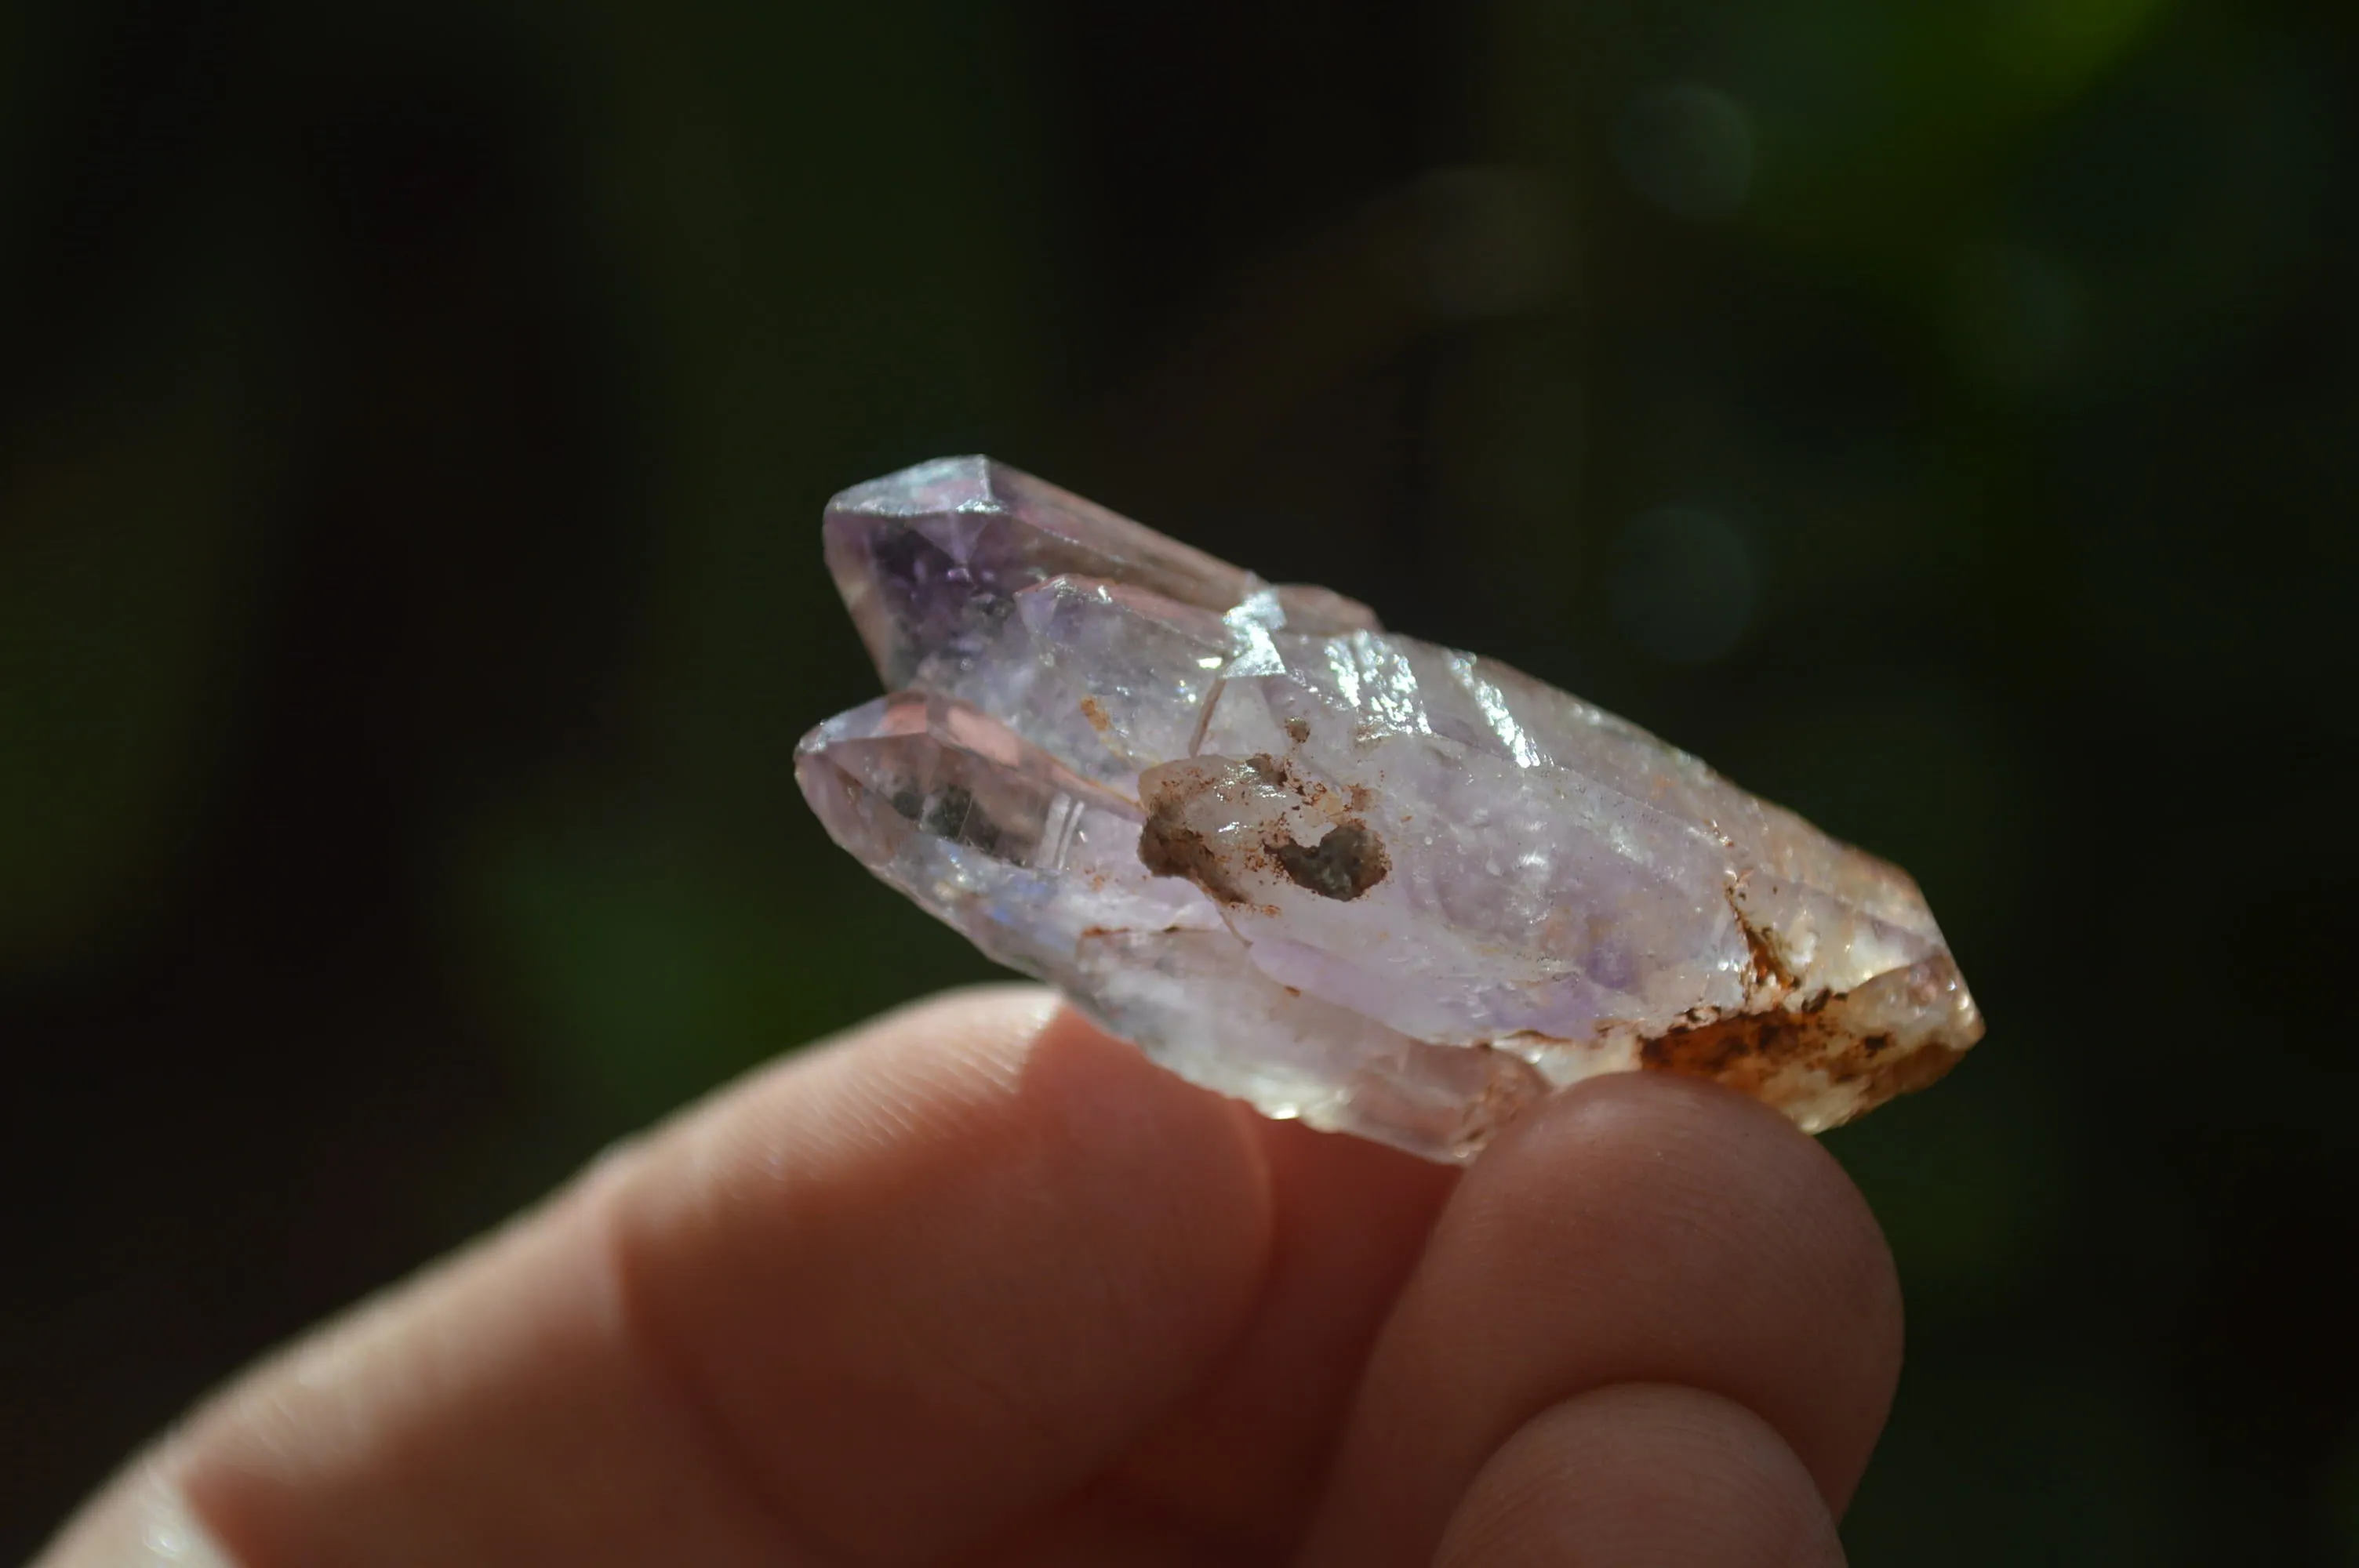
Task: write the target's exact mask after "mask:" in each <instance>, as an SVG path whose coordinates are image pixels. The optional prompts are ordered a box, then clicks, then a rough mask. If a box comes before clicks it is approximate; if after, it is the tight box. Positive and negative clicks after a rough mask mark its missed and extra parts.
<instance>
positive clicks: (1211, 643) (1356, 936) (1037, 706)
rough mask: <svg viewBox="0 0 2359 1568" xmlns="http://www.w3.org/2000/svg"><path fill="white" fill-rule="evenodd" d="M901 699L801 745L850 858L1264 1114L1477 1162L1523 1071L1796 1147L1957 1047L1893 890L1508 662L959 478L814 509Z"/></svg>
mask: <svg viewBox="0 0 2359 1568" xmlns="http://www.w3.org/2000/svg"><path fill="white" fill-rule="evenodd" d="M826 546H827V561H828V567H829V569H830V570H831V571H832V573H833V574H834V577H835V580H836V585H837V587H838V588H839V589H841V590H842V592H843V600H844V603H845V605H846V606H847V607H848V608H849V609H850V610H851V611H852V616H853V622H854V623H855V624H856V625H857V626H858V627H859V629H860V634H861V636H862V638H863V639H864V641H865V642H866V643H867V645H868V650H869V653H870V654H871V655H872V656H873V657H874V658H875V662H876V666H877V669H878V672H879V673H880V674H881V675H882V676H884V678H885V682H886V686H887V687H891V688H893V695H891V696H888V697H882V698H879V699H878V700H876V701H875V702H871V703H869V704H867V705H866V706H864V707H862V708H854V709H853V710H852V711H851V712H849V713H845V714H842V715H839V716H838V717H836V718H834V719H830V720H828V721H827V722H826V723H824V724H822V725H821V726H820V727H819V728H818V729H817V730H813V731H812V732H811V733H810V735H809V736H807V737H806V738H805V739H804V741H803V742H802V744H801V746H800V748H799V750H798V752H797V764H796V768H797V774H798V777H799V781H800V783H801V785H802V789H803V793H804V795H805V796H806V797H807V798H808V799H809V800H810V804H811V807H812V809H813V810H814V811H816V812H817V813H818V814H819V816H820V819H821V822H823V823H824V824H825V825H826V827H827V830H828V832H829V833H830V834H832V836H833V837H834V838H835V839H836V841H837V842H838V843H840V844H842V845H843V847H844V848H845V849H849V850H851V851H852V852H853V854H854V855H856V856H858V857H859V858H860V860H862V861H863V862H864V864H866V865H867V866H868V867H869V869H870V870H871V871H875V873H876V874H877V875H878V876H879V877H881V878H883V879H884V880H885V881H887V882H889V883H891V884H892V885H894V886H895V887H897V888H899V889H900V890H901V891H902V892H905V893H907V894H908V895H909V896H910V897H911V898H913V899H915V900H916V901H917V902H918V903H919V904H920V905H922V906H923V907H924V908H925V909H927V910H928V911H929V913H931V914H935V915H937V916H939V917H940V918H941V919H943V920H945V921H947V922H949V923H950V924H951V925H953V926H955V927H957V928H958V929H959V930H960V931H962V932H964V933H965V934H966V935H967V936H968V937H969V938H971V939H972V940H973V942H974V944H975V945H976V946H978V947H980V948H981V949H982V950H983V951H984V953H986V954H988V955H989V956H990V957H993V958H995V959H996V960H997V961H999V962H1000V963H1003V964H1006V965H1008V966H1009V967H1011V968H1016V969H1020V970H1023V971H1024V972H1025V973H1027V974H1030V975H1034V976H1038V978H1040V979H1045V980H1048V981H1049V982H1050V983H1052V984H1054V985H1056V986H1058V987H1060V988H1061V989H1063V990H1064V991H1065V992H1066V994H1067V995H1069V996H1070V997H1071V998H1072V999H1073V1000H1074V1001H1076V1002H1077V1003H1078V1004H1079V1005H1081V1006H1082V1008H1084V1009H1085V1010H1086V1011H1089V1012H1090V1013H1091V1014H1093V1016H1094V1017H1095V1018H1097V1019H1098V1021H1099V1022H1102V1023H1103V1024H1104V1025H1105V1026H1106V1027H1107V1028H1108V1029H1110V1030H1112V1031H1113V1032H1114V1033H1117V1034H1120V1035H1122V1036H1124V1037H1125V1038H1126V1039H1129V1040H1132V1041H1135V1042H1136V1043H1137V1044H1139V1045H1140V1046H1141V1047H1142V1048H1143V1049H1145V1050H1146V1051H1147V1053H1148V1054H1150V1055H1151V1056H1153V1057H1154V1058H1155V1059H1156V1060H1158V1061H1159V1062H1162V1063H1163V1064H1164V1065H1167V1066H1169V1067H1171V1068H1172V1069H1173V1070H1175V1071H1177V1072H1179V1073H1180V1074H1181V1075H1183V1076H1186V1077H1188V1078H1190V1079H1191V1080H1193V1081H1195V1082H1197V1083H1200V1084H1202V1085H1204V1086H1206V1087H1210V1088H1213V1089H1216V1090H1219V1091H1220V1092H1222V1093H1223V1094H1229V1095H1234V1096H1236V1097H1238V1098H1243V1099H1245V1100H1247V1101H1249V1102H1251V1103H1252V1104H1253V1105H1255V1106H1256V1107H1257V1108H1260V1109H1261V1110H1262V1111H1264V1112H1265V1113H1266V1114H1268V1115H1271V1116H1280V1117H1299V1118H1300V1119H1303V1120H1304V1121H1307V1122H1309V1123H1310V1124H1311V1125H1313V1126H1316V1127H1321V1128H1325V1129H1330V1130H1340V1131H1347V1132H1353V1133H1357V1134H1360V1135H1362V1136H1364V1137H1369V1138H1375V1139H1379V1140H1381V1141H1386V1142H1388V1143H1392V1144H1395V1145H1397V1146H1398V1147H1401V1148H1404V1149H1408V1150H1409V1151H1411V1152H1415V1153H1418V1154H1421V1155H1424V1156H1426V1157H1428V1158H1431V1159H1438V1160H1463V1159H1467V1158H1470V1157H1471V1156H1472V1155H1473V1153H1474V1152H1476V1151H1478V1150H1479V1149H1481V1147H1482V1146H1483V1145H1484V1142H1486V1141H1488V1140H1489V1138H1490V1137H1491V1136H1492V1134H1493V1133H1495V1131H1496V1130H1498V1128H1499V1127H1500V1126H1502V1125H1503V1124H1504V1123H1505V1122H1506V1120H1507V1119H1509V1118H1511V1117H1513V1116H1514V1115H1515V1114H1516V1113H1517V1110H1518V1109H1520V1108H1522V1107H1523V1106H1525V1105H1526V1104H1527V1103H1528V1102H1529V1101H1531V1100H1532V1099H1533V1098H1536V1097H1538V1096H1539V1095H1542V1094H1545V1093H1546V1092H1548V1091H1549V1089H1550V1088H1552V1087H1559V1086H1561V1085H1565V1084H1570V1083H1572V1082H1575V1081H1577V1080H1579V1079H1582V1078H1585V1077H1590V1076H1594V1075H1596V1074H1599V1073H1607V1072H1619V1071H1625V1070H1628V1069H1634V1068H1653V1069H1658V1070H1663V1071H1669V1072H1675V1073H1684V1074H1689V1075H1691V1076H1702V1077H1709V1078H1712V1079H1715V1080H1717V1081H1719V1082H1721V1083H1723V1084H1726V1085H1729V1086H1730V1087H1734V1088H1736V1089H1739V1090H1742V1091H1743V1092H1745V1093H1748V1094H1751V1095H1754V1096H1756V1098H1760V1099H1762V1100H1764V1101H1767V1103H1768V1104H1770V1105H1772V1106H1774V1107H1776V1108H1778V1109H1779V1110H1781V1111H1783V1112H1784V1113H1785V1114H1786V1115H1788V1117H1790V1118H1791V1119H1793V1120H1794V1121H1795V1122H1797V1123H1798V1124H1799V1125H1800V1126H1801V1127H1803V1128H1804V1129H1805V1130H1810V1131H1814V1132H1815V1131H1818V1130H1822V1129H1825V1128H1829V1127H1832V1126H1835V1125H1837V1124H1839V1123H1841V1122H1843V1121H1846V1120H1849V1119H1852V1118H1853V1117H1855V1116H1858V1115H1860V1114H1861V1113H1862V1112H1864V1111H1866V1110H1869V1109H1871V1108H1874V1107H1875V1106H1876V1105H1879V1104H1881V1103H1882V1102H1883V1101H1885V1100H1886V1099H1888V1098H1891V1097H1892V1096H1893V1095H1896V1094H1898V1093H1901V1092H1903V1091H1905V1090H1908V1089H1911V1088H1916V1087H1920V1086H1922V1085H1924V1084H1927V1083H1930V1082H1931V1081H1932V1080H1933V1079H1934V1078H1936V1077H1938V1076H1940V1075H1941V1073H1943V1072H1944V1071H1946V1070H1947V1069H1948V1067H1949V1066H1950V1065H1951V1063H1953V1062H1954V1061H1955V1060H1956V1059H1957V1057H1958V1055H1959V1054H1961V1053H1962V1052H1963V1051H1964V1050H1965V1049H1966V1048H1967V1047H1968V1046H1970V1045H1972V1044H1973V1043H1974V1041H1975V1040H1976V1039H1978V1038H1979V1037H1980V1036H1981V1033H1982V1020H1981V1017H1980V1014H1979V1013H1978V1012H1977V1011H1976V1010H1975V1007H1974V1003H1973V998H1972V997H1971V996H1969V995H1968V994H1967V991H1966V987H1965V983H1964V981H1963V980H1962V979H1961V978H1960V976H1959V974H1958V970H1957V967H1956V965H1955V964H1954V963H1953V962H1952V961H1951V957H1950V953H1949V949H1948V947H1947V946H1946V945H1945V944H1944V943H1943V941H1942V939H1941V934H1940V929H1939V928H1938V927H1937V926H1936V925H1934V923H1933V916H1932V914H1931V912H1930V910H1929V909H1927V907H1926V904H1925V900H1924V897H1923V895H1922V894H1920V893H1919V892H1918V891H1917V886H1916V884H1915V883H1914V882H1913V881H1910V880H1909V878H1908V875H1907V873H1905V872H1903V871H1900V870H1899V869H1898V868H1897V867H1894V866H1891V865H1889V864H1886V862H1884V861H1882V860H1877V859H1875V857H1874V856H1871V855H1868V854H1866V853H1865V852H1864V851H1862V850H1859V849H1853V848H1851V847H1850V846H1849V845H1846V844H1843V843H1840V842H1838V841H1836V840H1835V839H1833V838H1829V837H1828V836H1827V835H1825V834H1823V833H1821V832H1820V831H1819V830H1818V829H1817V828H1815V827H1811V826H1810V824H1809V823H1807V822H1805V821H1803V820H1802V819H1801V818H1800V817H1799V816H1795V815H1794V814H1793V813H1791V812H1789V811H1786V810H1784V809H1783V808H1781V807H1778V806H1772V805H1770V804H1769V803H1768V802H1767V801H1763V800H1760V799H1758V798H1756V797H1755V796H1752V795H1746V794H1745V792H1743V791H1742V790H1739V789H1738V788H1736V787H1735V786H1734V785H1733V784H1729V783H1728V782H1727V781H1726V780H1725V779H1723V778H1722V777H1720V775H1718V774H1717V773H1713V772H1712V770H1711V769H1710V768H1707V767H1706V766H1704V765H1703V764H1702V763H1701V762H1698V761H1697V760H1696V759H1695V758H1693V757H1691V756H1689V755H1688V754H1687V753H1685V752H1680V751H1679V750H1677V749H1676V748H1674V747H1671V746H1669V745H1667V744H1665V743H1664V742H1663V741H1658V740H1657V739H1656V738H1655V737H1654V736H1652V735H1649V734H1647V732H1646V731H1645V730H1640V729H1638V728H1637V727H1636V726H1635V725H1632V724H1629V723H1627V722H1625V721H1624V720H1622V719H1616V718H1615V717H1614V716H1613V715H1612V714H1609V713H1606V712H1603V711H1602V710H1601V709H1598V708H1593V707H1591V706H1590V705H1589V704H1587V703H1585V702H1582V701H1581V700H1580V699H1579V698H1577V697H1571V696H1568V695H1566V694H1565V693H1563V692H1560V691H1557V690H1555V689H1554V688H1552V687H1548V686H1546V685H1543V684H1542V683H1540V682H1539V681H1537V680H1534V679H1533V678H1531V677H1530V676H1526V675H1524V674H1522V673H1521V672H1519V671H1517V670H1514V669H1511V668H1509V667H1507V666H1506V665H1501V664H1498V663H1496V662H1495V661H1493V660H1490V659H1484V658H1479V657H1476V656H1475V655H1473V654H1462V653H1458V652H1455V651H1453V650H1451V649H1448V648H1442V647H1437V646H1435V645H1433V644H1431V643H1422V642H1419V641H1418V640H1417V639H1415V638H1412V637H1404V636H1401V635H1399V634H1398V633H1390V632H1386V631H1385V630H1384V629H1383V628H1382V627H1381V626H1380V625H1379V623H1378V622H1377V621H1376V618H1375V616H1374V615H1373V614H1371V613H1370V612H1369V611H1368V610H1367V609H1366V608H1365V607H1364V606H1363V605H1360V604H1357V603H1355V602H1353V600H1348V599H1345V598H1343V596H1342V595H1340V594H1335V593H1332V592H1330V591H1328V590H1327V589H1317V588H1291V587H1274V586H1272V585H1270V584H1267V583H1265V582H1263V581H1262V580H1261V579H1258V578H1256V577H1255V576H1253V574H1251V573H1250V572H1246V571H1243V570H1241V569H1239V568H1235V567H1233V566H1230V565H1228V564H1227V563H1225V562H1223V561H1219V560H1215V559H1213V558H1212V557H1210V556H1207V555H1204V554H1202V553H1201V552H1200V551H1197V550H1194V549H1191V548H1190V547H1189V546H1185V545H1182V544H1180V543H1178V542H1177V541H1175V540H1171V539H1167V538H1165V537H1163V536H1162V535H1159V534H1156V533H1154V532H1152V531H1150V530H1148V529H1147V528H1144V527H1142V526H1140V525H1139V524H1136V523H1133V522H1131V521H1129V520H1128V519H1127V518H1124V517H1119V516H1116V515H1115V514H1113V513H1111V512H1108V511H1106V510H1105V509H1104V508H1103V507H1100V506H1097V505H1094V504H1093V503H1089V502H1086V501H1083V500H1082V499H1081V498H1079V497H1078V496H1073V495H1069V494H1067V493H1066V492H1062V491H1060V490H1057V489H1055V488H1054V487H1052V486H1050V485H1047V484H1044V483H1042V482H1041V481H1038V480H1036V479H1034V478H1032V477H1031V476H1030V475H1028V474H1023V473H1019V472H1016V470H1013V469H1009V468H1007V467H1006V466H1005V465H1003V464H999V463H995V462H992V461H991V460H988V459H984V458H949V459H943V460H938V461H935V462H930V463H922V464H919V466H918V467H916V468H912V469H908V470H904V471H902V472H900V473H897V474H894V475H891V476H889V477H887V478H885V479H880V480H875V481H871V482H870V483H867V484H864V485H858V486H855V487H854V488H853V489H851V490H848V491H846V492H843V494H842V495H839V496H837V497H836V498H835V500H834V502H833V503H831V504H830V505H829V507H828V513H827V523H826Z"/></svg>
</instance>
